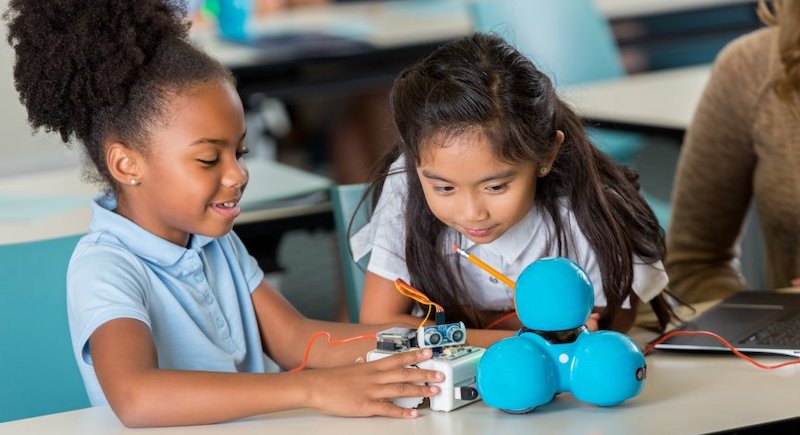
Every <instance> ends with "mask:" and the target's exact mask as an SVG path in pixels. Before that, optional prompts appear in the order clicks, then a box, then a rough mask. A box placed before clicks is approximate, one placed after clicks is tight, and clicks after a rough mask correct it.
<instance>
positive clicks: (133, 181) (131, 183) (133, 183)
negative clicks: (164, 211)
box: [128, 178, 139, 186]
mask: <svg viewBox="0 0 800 435" xmlns="http://www.w3.org/2000/svg"><path fill="white" fill-rule="evenodd" d="M128 184H130V185H131V186H135V185H137V184H139V182H138V181H136V179H135V178H131V181H129V182H128Z"/></svg>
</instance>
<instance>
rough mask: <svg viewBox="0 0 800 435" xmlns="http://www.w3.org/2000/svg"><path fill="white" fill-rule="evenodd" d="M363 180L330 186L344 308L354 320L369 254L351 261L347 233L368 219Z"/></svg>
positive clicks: (362, 288) (356, 320)
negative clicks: (344, 296) (357, 182)
mask: <svg viewBox="0 0 800 435" xmlns="http://www.w3.org/2000/svg"><path fill="white" fill-rule="evenodd" d="M366 187H367V186H366V184H343V185H339V186H333V187H332V188H331V200H332V201H333V221H334V225H335V227H336V239H337V242H338V245H339V257H340V259H341V265H342V278H343V280H344V287H345V294H346V295H347V312H348V315H349V316H350V321H351V322H358V318H359V310H360V308H361V293H362V291H363V290H364V275H365V271H366V270H367V263H368V262H369V255H367V256H365V257H364V258H362V259H361V260H360V261H358V262H355V261H353V254H352V252H351V251H350V240H349V237H348V235H349V234H355V232H356V231H357V230H358V229H360V228H361V227H363V226H364V225H365V224H366V223H367V221H368V220H369V214H370V207H369V205H368V201H365V202H363V203H362V202H361V197H362V196H363V195H364V192H365V190H366Z"/></svg>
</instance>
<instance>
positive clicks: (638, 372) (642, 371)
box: [636, 366, 647, 381]
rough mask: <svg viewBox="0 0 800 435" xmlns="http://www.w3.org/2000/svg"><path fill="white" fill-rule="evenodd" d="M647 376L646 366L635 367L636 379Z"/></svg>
mask: <svg viewBox="0 0 800 435" xmlns="http://www.w3.org/2000/svg"><path fill="white" fill-rule="evenodd" d="M646 377H647V366H642V367H639V368H638V369H636V380H637V381H643V380H644V379H645V378H646Z"/></svg>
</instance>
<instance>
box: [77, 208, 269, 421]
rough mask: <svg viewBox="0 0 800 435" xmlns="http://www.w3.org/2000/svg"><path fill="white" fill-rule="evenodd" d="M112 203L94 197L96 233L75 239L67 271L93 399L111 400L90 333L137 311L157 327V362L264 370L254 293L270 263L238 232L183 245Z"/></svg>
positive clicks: (197, 238) (82, 359) (219, 369)
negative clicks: (263, 261) (264, 263)
mask: <svg viewBox="0 0 800 435" xmlns="http://www.w3.org/2000/svg"><path fill="white" fill-rule="evenodd" d="M115 208H116V198H115V197H114V196H113V195H110V194H105V195H100V196H98V197H97V198H96V199H95V201H94V202H93V203H92V220H91V224H90V226H89V233H88V234H87V235H86V236H84V237H82V238H81V240H80V241H79V242H78V245H77V246H76V248H75V251H74V252H73V254H72V259H71V260H70V264H69V270H68V272H67V311H68V316H69V327H70V333H71V335H72V347H73V351H74V352H75V357H76V359H77V361H78V366H79V368H80V371H81V375H82V376H83V382H84V385H85V386H86V390H87V392H88V394H89V399H90V400H91V403H92V405H99V404H104V403H107V401H106V398H105V395H104V394H103V391H102V389H101V388H100V385H99V383H98V382H97V377H96V375H95V372H94V367H93V366H92V357H91V349H89V337H90V336H91V335H92V333H93V332H94V331H95V330H96V329H97V328H98V327H99V326H100V325H102V324H104V323H106V322H108V321H110V320H113V319H119V318H130V319H136V320H139V321H141V322H142V323H144V324H145V325H147V327H148V328H150V332H151V334H152V335H153V340H154V341H155V346H156V350H157V352H158V366H159V367H160V368H163V369H179V370H206V371H217V372H250V373H261V372H264V371H265V364H264V355H263V349H262V347H261V340H260V335H259V330H258V324H257V322H256V316H255V312H254V310H253V303H252V299H251V292H252V291H253V290H255V288H256V287H257V286H258V285H259V284H261V281H262V279H263V278H264V273H263V272H262V271H261V269H260V268H259V267H258V264H257V263H256V261H255V259H253V257H251V256H250V255H249V254H248V253H247V250H246V249H245V247H244V245H243V244H242V242H241V240H239V238H238V237H237V236H236V234H234V233H233V231H231V232H230V233H228V234H227V235H225V236H223V237H220V238H216V239H214V238H210V237H204V236H198V235H192V236H191V240H190V242H189V247H188V248H185V247H183V246H178V245H175V244H174V243H172V242H169V241H166V240H164V239H162V238H160V237H157V236H155V235H154V234H152V233H150V232H148V231H147V230H145V229H143V228H141V227H140V226H138V225H136V224H135V223H133V222H131V221H130V220H128V219H126V218H125V217H123V216H121V215H118V214H116V213H115V212H113V211H112V210H114V209H115Z"/></svg>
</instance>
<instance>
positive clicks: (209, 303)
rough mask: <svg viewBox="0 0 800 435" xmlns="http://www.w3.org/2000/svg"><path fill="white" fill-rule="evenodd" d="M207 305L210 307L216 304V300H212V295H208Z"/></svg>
mask: <svg viewBox="0 0 800 435" xmlns="http://www.w3.org/2000/svg"><path fill="white" fill-rule="evenodd" d="M206 303H207V304H208V305H211V304H213V303H214V298H212V297H211V295H206Z"/></svg>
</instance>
